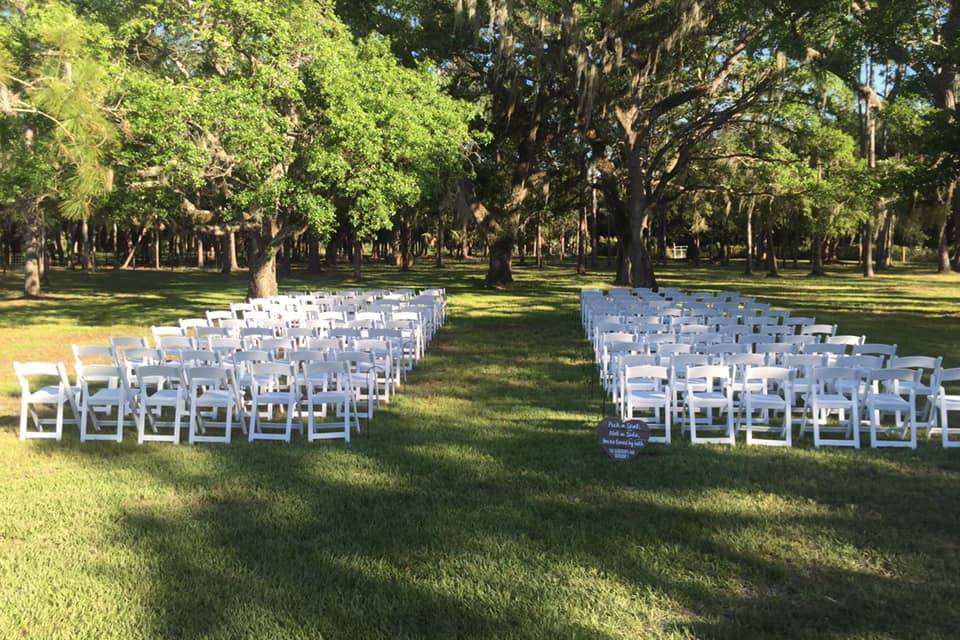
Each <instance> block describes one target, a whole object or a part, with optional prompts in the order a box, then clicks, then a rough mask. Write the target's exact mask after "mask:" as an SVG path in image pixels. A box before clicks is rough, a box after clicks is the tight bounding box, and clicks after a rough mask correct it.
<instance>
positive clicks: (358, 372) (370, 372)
mask: <svg viewBox="0 0 960 640" xmlns="http://www.w3.org/2000/svg"><path fill="white" fill-rule="evenodd" d="M334 361H336V362H343V363H345V364H346V365H347V369H348V371H349V372H350V387H351V389H353V395H354V398H356V400H357V402H359V401H361V400H363V401H364V402H365V403H366V405H365V408H366V411H365V412H364V413H360V414H359V415H360V417H363V418H366V419H368V420H370V419H372V418H373V410H374V406H375V405H376V402H377V375H376V370H375V369H374V362H373V356H372V355H370V354H369V353H365V352H363V351H341V352H339V353H336V354H335V355H334Z"/></svg>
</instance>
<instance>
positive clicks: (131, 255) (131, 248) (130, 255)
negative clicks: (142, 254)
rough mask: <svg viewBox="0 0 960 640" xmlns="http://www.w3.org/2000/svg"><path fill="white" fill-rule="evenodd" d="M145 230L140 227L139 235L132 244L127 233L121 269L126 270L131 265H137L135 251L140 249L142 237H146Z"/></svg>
mask: <svg viewBox="0 0 960 640" xmlns="http://www.w3.org/2000/svg"><path fill="white" fill-rule="evenodd" d="M146 232H147V228H146V227H140V233H139V235H137V240H136V241H135V242H134V241H133V240H131V239H130V232H129V231H128V232H127V257H126V259H125V260H124V261H123V263H121V264H120V268H121V269H126V268H128V267H130V266H131V265H134V266H136V263H137V250H138V249H139V248H140V243H141V242H143V237H144V236H145V235H146Z"/></svg>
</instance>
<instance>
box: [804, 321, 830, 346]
mask: <svg viewBox="0 0 960 640" xmlns="http://www.w3.org/2000/svg"><path fill="white" fill-rule="evenodd" d="M800 335H806V336H814V337H815V338H817V340H818V341H819V342H824V341H825V340H826V339H827V338H829V337H831V336H835V335H837V325H835V324H808V325H805V326H801V327H800Z"/></svg>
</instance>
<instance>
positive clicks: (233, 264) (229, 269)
mask: <svg viewBox="0 0 960 640" xmlns="http://www.w3.org/2000/svg"><path fill="white" fill-rule="evenodd" d="M220 244H221V249H220V254H221V256H220V257H221V259H222V262H223V264H222V265H221V266H220V270H221V271H222V272H223V273H233V272H234V271H239V270H240V267H239V266H238V265H237V232H236V231H234V230H233V229H230V228H229V227H227V228H226V229H225V230H224V233H223V236H222V237H221V238H220Z"/></svg>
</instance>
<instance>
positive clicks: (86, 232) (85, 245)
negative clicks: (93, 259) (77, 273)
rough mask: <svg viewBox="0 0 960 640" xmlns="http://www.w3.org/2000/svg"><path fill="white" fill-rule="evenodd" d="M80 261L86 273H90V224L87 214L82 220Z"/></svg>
mask: <svg viewBox="0 0 960 640" xmlns="http://www.w3.org/2000/svg"><path fill="white" fill-rule="evenodd" d="M80 263H81V268H82V269H83V274H84V275H90V270H91V269H90V225H89V223H88V222H87V218H86V216H84V217H83V218H81V220H80Z"/></svg>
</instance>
